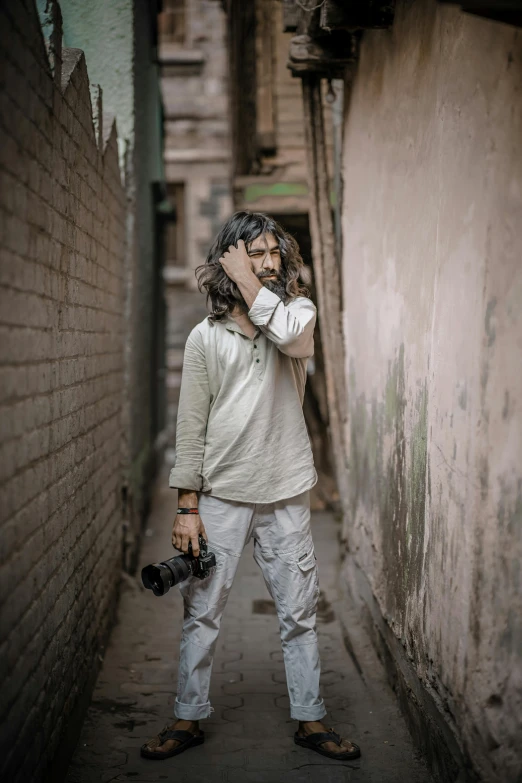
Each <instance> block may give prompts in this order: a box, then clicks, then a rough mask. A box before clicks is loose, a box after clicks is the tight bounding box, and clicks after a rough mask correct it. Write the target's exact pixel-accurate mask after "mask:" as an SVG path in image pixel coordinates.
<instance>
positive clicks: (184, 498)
mask: <svg viewBox="0 0 522 783" xmlns="http://www.w3.org/2000/svg"><path fill="white" fill-rule="evenodd" d="M197 507H198V493H197V492H194V490H193V489H178V508H197Z"/></svg>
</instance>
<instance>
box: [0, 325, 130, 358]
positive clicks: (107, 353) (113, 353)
mask: <svg viewBox="0 0 522 783" xmlns="http://www.w3.org/2000/svg"><path fill="white" fill-rule="evenodd" d="M11 328H12V329H20V330H23V331H30V329H31V328H32V327H25V329H24V327H20V326H13V327H11ZM78 334H82V332H78ZM120 353H121V351H96V352H93V353H88V354H86V353H72V354H70V355H67V356H60V357H57V358H56V359H51V361H53V362H65V361H70V360H71V359H91V358H93V357H95V356H117V355H119V354H120ZM38 364H48V362H42V360H41V359H28V360H27V361H21V362H12V361H11V362H6V363H5V364H2V363H1V362H0V367H32V366H35V365H38Z"/></svg>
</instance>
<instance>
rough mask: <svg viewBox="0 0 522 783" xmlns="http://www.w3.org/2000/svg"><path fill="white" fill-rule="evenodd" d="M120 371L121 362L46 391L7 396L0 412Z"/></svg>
mask: <svg viewBox="0 0 522 783" xmlns="http://www.w3.org/2000/svg"><path fill="white" fill-rule="evenodd" d="M103 355H104V356H120V355H121V352H120V351H114V352H113V353H111V354H103ZM63 361H69V360H68V359H59V360H56V363H57V364H60V363H61V362H63ZM39 364H41V365H42V366H45V367H47V366H48V365H49V363H48V362H39ZM9 366H11V365H8V364H5V365H2V364H0V367H9ZM15 366H16V367H18V368H20V369H22V368H23V367H24V366H25V365H21V364H20V365H15ZM57 369H59V368H57ZM122 371H123V362H122V364H121V366H120V367H118V368H116V369H113V370H107V371H106V372H103V373H98V374H97V375H92V376H89V377H87V378H83V379H82V380H79V381H73V382H72V383H66V384H63V385H62V386H56V387H55V388H53V389H49V390H47V391H43V392H30V393H29V394H24V395H23V396H21V397H7V398H6V399H5V400H3V401H2V402H0V412H1V409H2V408H5V407H7V406H10V407H12V406H13V405H19V404H20V403H23V402H26V401H27V400H30V401H33V400H40V399H46V398H47V397H52V395H53V394H59V393H60V392H62V391H69V390H70V389H74V388H75V387H77V386H86V385H87V384H91V383H94V382H97V381H99V380H101V379H103V378H109V377H110V376H111V375H121V373H122ZM82 404H83V403H82ZM4 442H6V441H4Z"/></svg>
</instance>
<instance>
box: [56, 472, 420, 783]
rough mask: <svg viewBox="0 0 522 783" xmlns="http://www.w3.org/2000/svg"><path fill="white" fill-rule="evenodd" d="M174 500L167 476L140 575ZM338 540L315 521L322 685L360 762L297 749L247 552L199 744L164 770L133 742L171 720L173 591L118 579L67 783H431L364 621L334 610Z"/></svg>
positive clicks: (330, 523)
mask: <svg viewBox="0 0 522 783" xmlns="http://www.w3.org/2000/svg"><path fill="white" fill-rule="evenodd" d="M174 501H175V492H174V491H173V490H169V488H168V486H167V477H166V476H164V477H163V479H162V480H161V481H160V482H159V483H158V485H157V487H156V493H155V495H154V501H153V507H152V511H151V515H150V518H149V523H148V528H147V530H146V534H145V535H146V538H145V543H144V546H143V549H142V552H141V557H140V561H141V565H140V568H141V566H144V565H147V564H148V563H150V562H154V561H157V560H161V559H163V558H165V557H167V556H168V557H170V556H171V555H170V554H169V550H170V549H171V544H170V534H171V530H172V513H173V508H175V503H174ZM338 532H339V524H338V523H336V522H335V521H334V518H333V515H332V514H330V513H327V512H316V513H315V516H314V520H313V533H314V540H315V546H316V554H317V558H318V562H319V574H320V582H321V589H322V597H321V599H320V602H319V614H318V622H319V640H320V648H321V659H322V662H323V672H322V685H323V692H324V698H325V701H326V705H327V708H328V716H327V723H328V725H330V724H332V725H333V726H334V728H335V729H336V730H337V731H339V732H340V733H342V734H343V735H344V736H347V737H349V738H351V739H354V740H355V741H356V742H358V743H359V744H360V745H361V748H362V757H361V758H360V759H358V760H356V761H353V762H349V763H348V762H338V761H330V760H329V759H324V758H322V757H320V756H318V755H317V754H316V753H312V752H311V751H309V750H306V749H303V748H299V747H297V746H296V745H295V744H294V743H293V732H294V731H295V729H296V726H297V724H296V722H295V721H291V720H290V715H289V704H288V694H287V690H286V679H285V672H284V666H283V663H282V653H281V645H280V641H279V633H278V623H277V618H276V616H275V609H274V607H273V602H272V601H271V600H270V598H269V595H268V592H267V590H266V588H265V585H264V584H263V579H262V577H261V574H260V571H259V569H258V567H257V566H256V564H255V562H254V560H253V558H252V547H251V546H249V547H248V548H247V549H246V550H245V552H244V554H243V557H242V560H241V565H240V569H239V572H238V574H237V577H236V581H235V583H234V587H233V589H232V594H231V597H230V599H229V602H228V605H227V609H226V612H225V617H224V621H223V625H222V629H221V634H220V637H219V642H218V648H217V651H216V658H215V664H214V673H213V677H212V683H211V690H210V698H211V702H212V705H213V707H214V712H213V714H212V717H211V719H209V720H207V721H204V722H202V723H201V728H202V729H203V730H204V732H205V743H204V745H203V746H202V747H200V748H195V749H193V750H190V751H187V752H186V753H184V754H182V755H181V756H178V757H175V758H172V759H166V760H165V761H161V762H153V761H149V760H147V759H143V758H141V757H140V753H139V750H140V746H141V744H142V743H143V742H145V741H146V740H148V739H150V737H152V736H154V735H155V734H157V732H158V731H159V730H160V729H162V728H163V726H164V725H166V724H167V723H171V722H172V716H173V705H174V697H175V691H176V680H177V658H178V647H179V637H180V631H181V620H182V602H181V598H180V596H179V593H178V591H177V589H176V588H174V589H172V590H171V591H170V592H169V593H168V594H167V595H166V596H163V597H162V598H157V597H155V596H153V594H152V593H151V592H150V591H145V590H144V589H143V587H141V584H140V580H139V578H133V577H130V576H126V577H125V579H124V580H123V583H122V597H121V603H120V609H119V613H118V621H117V624H116V626H115V628H114V631H113V633H112V636H111V641H110V644H109V647H108V649H107V651H106V652H105V654H104V661H103V666H102V670H101V672H100V675H99V677H98V682H97V684H96V687H95V690H94V694H93V700H92V703H91V706H90V708H89V711H88V713H87V718H86V721H85V724H84V728H83V731H82V734H81V736H80V739H79V742H78V745H77V749H76V753H75V755H74V757H73V759H72V762H71V766H70V768H69V773H68V776H67V783H109V782H111V783H115V781H131V780H132V781H136V783H139V782H140V781H153V780H154V781H160V780H175V781H177V783H191V782H192V783H218V781H219V783H324V781H328V783H346V782H347V781H354V783H356V782H357V781H360V783H406V781H407V783H429V781H431V780H432V778H431V776H430V775H429V774H428V772H427V771H426V768H425V766H424V764H423V762H422V761H421V760H420V758H419V754H418V752H416V751H415V749H414V747H413V744H412V740H411V737H410V735H409V733H408V731H407V729H406V725H405V723H404V719H403V718H402V716H401V715H400V712H399V709H398V706H397V704H396V701H395V697H394V695H393V693H392V691H391V690H390V688H389V685H388V684H387V683H386V681H385V679H384V677H383V674H382V664H380V663H379V661H378V660H377V658H376V656H375V652H374V651H373V649H372V647H371V644H370V642H369V640H368V639H367V638H366V637H365V633H364V629H363V627H362V624H361V622H360V619H359V618H357V616H356V615H355V613H353V612H352V613H350V612H346V609H345V608H344V607H343V605H342V602H341V601H340V600H339V598H340V597H339V594H338V590H337V570H338V562H337V561H338ZM336 564H337V565H336ZM339 612H341V613H342V617H343V621H344V623H345V624H346V625H345V626H343V624H342V623H341V620H340V618H339V615H338V613H339ZM344 637H347V638H349V648H350V650H351V655H349V654H348V652H347V646H346V638H344Z"/></svg>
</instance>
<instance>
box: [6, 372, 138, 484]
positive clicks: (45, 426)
mask: <svg viewBox="0 0 522 783" xmlns="http://www.w3.org/2000/svg"><path fill="white" fill-rule="evenodd" d="M119 374H120V375H121V374H122V373H121V372H120V373H119ZM105 377H108V376H105V375H104V376H103V378H105ZM85 385H86V384H85V383H82V382H78V383H75V384H74V385H72V386H70V387H67V389H55V390H54V392H52V393H51V394H60V393H61V392H62V391H71V390H72V389H74V388H75V387H81V386H85ZM48 396H49V397H50V396H51V395H48ZM121 396H122V390H121V387H119V388H118V389H116V390H114V391H109V392H107V394H104V395H103V397H97V398H96V399H95V400H94V401H93V402H87V403H86V402H85V401H81V402H79V403H78V407H77V408H73V409H72V410H69V411H67V413H63V414H61V415H60V416H56V417H54V418H51V419H48V420H47V421H46V422H44V423H42V424H39V425H38V426H37V427H34V426H33V427H29V428H28V429H26V430H24V431H23V432H22V433H20V434H19V435H13V437H11V438H4V439H3V440H2V445H4V444H8V443H12V442H13V441H17V440H21V439H22V438H23V437H24V436H26V435H28V434H29V433H31V432H43V431H44V430H52V428H53V427H55V426H56V425H57V424H60V423H61V422H63V421H65V420H66V419H67V418H68V417H70V416H74V415H75V414H77V413H78V412H79V411H87V410H89V409H90V408H93V407H94V406H95V405H98V404H99V403H101V402H105V401H106V400H110V399H111V398H120V397H121ZM31 399H34V400H36V399H41V395H38V396H36V395H35V396H34V397H32V398H31ZM15 404H18V403H15ZM6 407H7V405H4V404H3V403H2V404H0V413H1V412H2V408H6ZM9 407H11V408H12V407H13V404H12V403H11V405H10V406H9ZM53 453H54V452H53ZM35 461H36V460H35ZM13 475H16V474H11V476H13Z"/></svg>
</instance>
